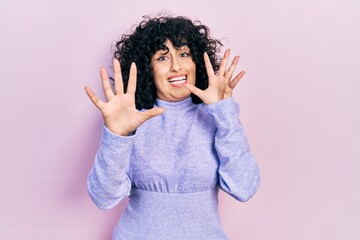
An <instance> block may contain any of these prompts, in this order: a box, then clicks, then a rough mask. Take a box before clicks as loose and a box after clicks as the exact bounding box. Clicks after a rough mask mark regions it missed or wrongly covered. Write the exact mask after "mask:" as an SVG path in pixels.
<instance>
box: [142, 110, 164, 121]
mask: <svg viewBox="0 0 360 240" xmlns="http://www.w3.org/2000/svg"><path fill="white" fill-rule="evenodd" d="M164 112H165V109H164V108H159V107H156V108H152V109H149V110H146V111H144V112H140V114H141V115H142V118H143V121H144V122H145V121H146V120H148V119H150V118H152V117H155V116H157V115H160V114H162V113H164Z"/></svg>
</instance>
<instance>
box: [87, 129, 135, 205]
mask: <svg viewBox="0 0 360 240" xmlns="http://www.w3.org/2000/svg"><path fill="white" fill-rule="evenodd" d="M134 138H135V136H129V137H122V136H119V135H116V134H114V133H112V132H110V131H109V130H108V129H107V128H106V127H105V126H103V131H102V136H101V140H100V147H99V149H98V151H97V153H96V156H95V162H94V165H93V167H92V168H91V170H90V172H89V175H88V179H87V187H88V192H89V195H90V197H91V199H92V200H93V201H94V203H95V204H96V205H97V206H98V207H99V208H100V209H110V208H112V207H114V206H115V205H117V204H118V203H119V202H120V201H121V200H122V199H123V198H125V197H126V196H129V194H130V189H131V182H130V179H129V176H128V175H127V170H128V168H129V161H130V154H131V149H132V146H133V143H134Z"/></svg>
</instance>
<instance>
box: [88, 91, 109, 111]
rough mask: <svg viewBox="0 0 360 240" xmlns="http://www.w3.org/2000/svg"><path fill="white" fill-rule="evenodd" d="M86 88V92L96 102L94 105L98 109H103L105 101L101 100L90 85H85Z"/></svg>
mask: <svg viewBox="0 0 360 240" xmlns="http://www.w3.org/2000/svg"><path fill="white" fill-rule="evenodd" d="M84 89H85V92H86V94H87V95H88V96H89V98H90V100H91V101H92V102H93V103H94V105H95V106H96V107H97V108H98V109H102V107H103V106H104V104H105V103H104V102H103V101H101V100H100V99H99V98H98V97H97V96H96V95H95V93H94V92H93V91H92V90H91V89H90V88H89V87H88V86H85V87H84Z"/></svg>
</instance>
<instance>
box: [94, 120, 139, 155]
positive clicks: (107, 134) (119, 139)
mask: <svg viewBox="0 0 360 240" xmlns="http://www.w3.org/2000/svg"><path fill="white" fill-rule="evenodd" d="M135 137H136V134H134V135H131V136H126V137H125V136H121V135H118V134H116V133H114V132H112V131H110V130H109V129H108V128H107V127H106V126H105V124H103V129H102V134H101V140H100V144H101V146H107V147H111V148H115V149H119V148H120V147H121V148H124V146H128V147H131V146H132V145H133V143H134V140H135Z"/></svg>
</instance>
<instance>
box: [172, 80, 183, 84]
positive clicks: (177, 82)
mask: <svg viewBox="0 0 360 240" xmlns="http://www.w3.org/2000/svg"><path fill="white" fill-rule="evenodd" d="M185 82H186V80H181V81H180V80H177V81H176V82H171V83H172V84H173V85H182V84H184V83H185Z"/></svg>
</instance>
